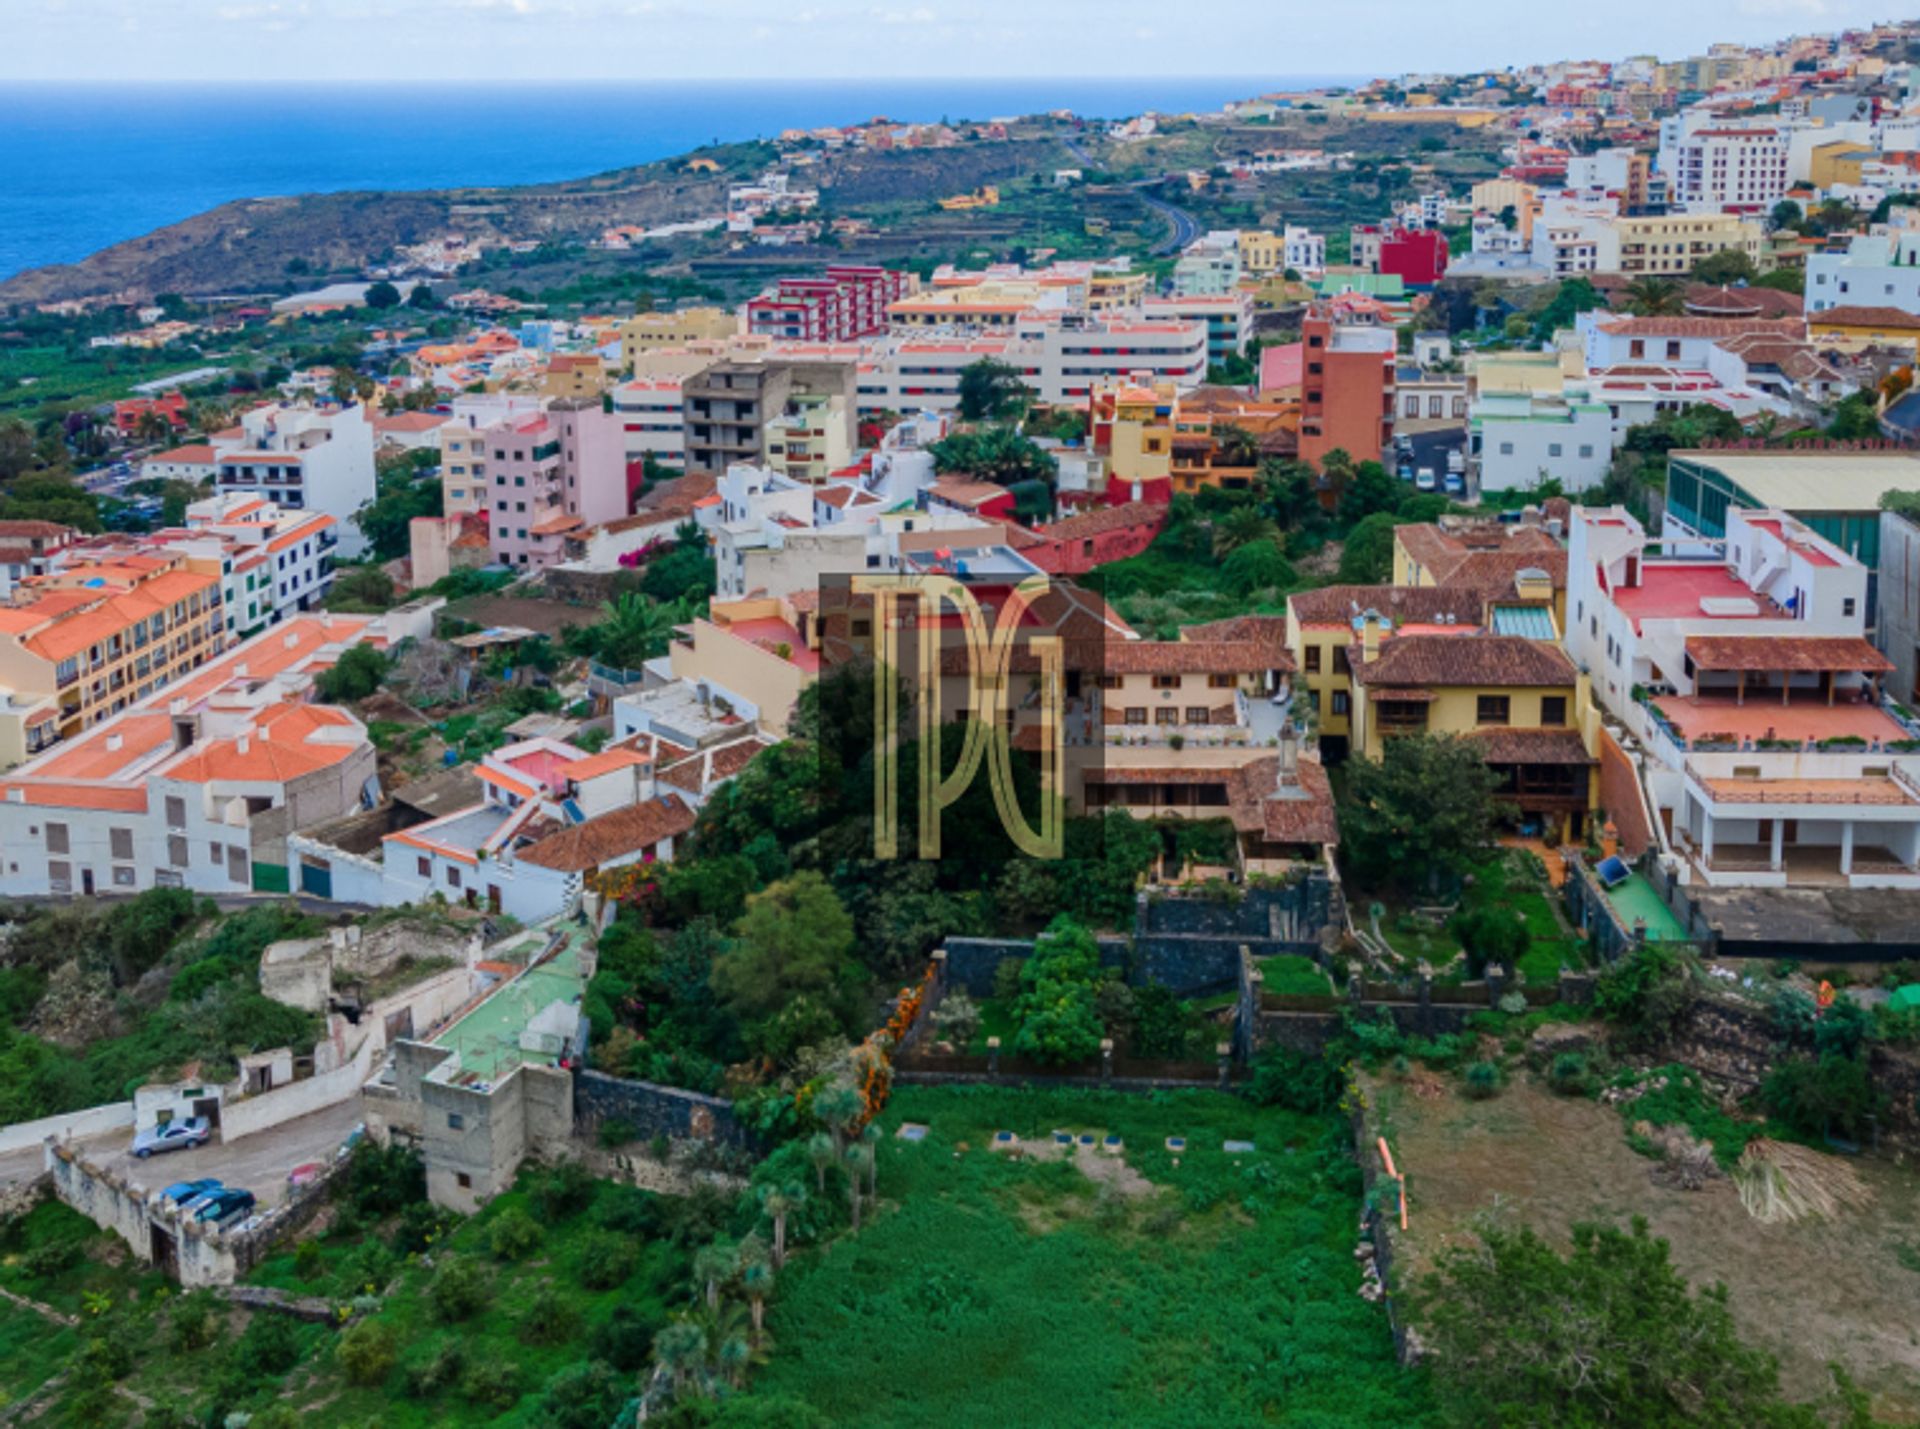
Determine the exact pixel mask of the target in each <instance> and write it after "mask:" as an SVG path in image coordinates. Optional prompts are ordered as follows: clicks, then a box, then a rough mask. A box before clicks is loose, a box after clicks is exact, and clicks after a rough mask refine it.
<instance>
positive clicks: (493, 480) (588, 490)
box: [479, 399, 631, 570]
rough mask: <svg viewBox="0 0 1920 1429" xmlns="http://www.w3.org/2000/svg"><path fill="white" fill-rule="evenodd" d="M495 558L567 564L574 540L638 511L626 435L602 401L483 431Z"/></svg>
mask: <svg viewBox="0 0 1920 1429" xmlns="http://www.w3.org/2000/svg"><path fill="white" fill-rule="evenodd" d="M479 436H480V437H481V438H482V439H483V441H484V444H485V445H484V459H485V467H486V470H485V474H484V481H485V485H484V487H483V488H480V489H483V490H484V492H485V495H484V497H482V498H480V500H481V501H482V502H483V507H482V509H484V510H485V511H486V513H487V521H488V523H489V526H488V529H489V532H490V533H491V537H492V551H493V558H494V559H495V560H496V561H498V562H500V563H501V564H503V565H510V566H514V567H517V568H522V569H527V570H544V569H545V568H546V567H548V566H550V565H557V564H558V563H559V562H560V561H562V560H564V559H565V555H566V551H565V538H566V536H567V535H568V534H569V533H570V532H574V531H578V530H582V529H584V528H586V527H589V526H597V525H600V524H601V523H603V522H607V521H614V520H618V519H619V518H621V517H623V516H625V515H627V514H628V512H629V510H630V509H631V505H630V502H631V489H630V488H631V479H630V477H629V475H628V468H627V444H626V433H625V431H624V428H623V425H622V423H621V420H620V417H619V415H618V414H617V413H615V412H612V411H609V410H608V409H607V407H606V406H605V405H604V404H603V403H602V402H600V401H599V400H598V399H593V400H589V401H562V402H554V403H551V404H550V405H549V406H548V407H547V408H546V409H545V410H544V411H540V412H536V413H532V414H530V415H527V416H522V417H513V418H508V419H507V420H505V421H502V422H498V423H496V424H494V425H493V426H490V427H485V428H482V429H480V431H479Z"/></svg>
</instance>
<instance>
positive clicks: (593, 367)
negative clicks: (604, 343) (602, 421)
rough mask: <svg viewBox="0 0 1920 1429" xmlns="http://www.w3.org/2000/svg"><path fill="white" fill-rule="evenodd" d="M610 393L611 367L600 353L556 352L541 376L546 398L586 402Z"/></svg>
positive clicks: (542, 389) (541, 385) (541, 384)
mask: <svg viewBox="0 0 1920 1429" xmlns="http://www.w3.org/2000/svg"><path fill="white" fill-rule="evenodd" d="M606 390H607V365H606V363H604V362H602V361H601V360H600V356H599V354H598V353H592V352H584V353H572V352H561V353H556V354H554V356H553V358H552V359H551V360H550V361H549V362H548V363H547V370H546V371H545V372H544V373H542V374H541V376H540V395H541V396H542V397H551V398H555V399H558V400H565V401H584V400H587V399H589V398H593V397H598V396H599V395H600V394H601V393H602V392H604V391H606Z"/></svg>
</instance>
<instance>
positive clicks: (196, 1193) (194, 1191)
mask: <svg viewBox="0 0 1920 1429" xmlns="http://www.w3.org/2000/svg"><path fill="white" fill-rule="evenodd" d="M220 1189H221V1183H220V1182H218V1181H216V1180H214V1179H213V1178H212V1177H207V1178H206V1179H204V1180H200V1181H175V1182H174V1183H173V1184H172V1185H171V1186H169V1187H167V1189H166V1190H164V1191H162V1192H161V1193H160V1199H161V1200H163V1201H167V1202H170V1203H172V1204H173V1205H176V1206H184V1205H186V1203H187V1202H188V1201H197V1200H198V1199H199V1198H200V1197H202V1196H204V1195H206V1194H207V1192H209V1191H218V1190H220Z"/></svg>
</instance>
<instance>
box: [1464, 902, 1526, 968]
mask: <svg viewBox="0 0 1920 1429" xmlns="http://www.w3.org/2000/svg"><path fill="white" fill-rule="evenodd" d="M1447 928H1448V931H1450V932H1451V933H1452V934H1453V936H1454V937H1456V938H1458V939H1459V940H1460V946H1461V947H1463V948H1465V949H1466V950H1467V970H1468V971H1469V972H1470V973H1472V974H1473V976H1475V977H1479V976H1480V974H1481V973H1483V972H1485V971H1486V967H1487V964H1488V963H1501V964H1504V965H1505V966H1506V967H1508V968H1511V967H1513V965H1514V964H1515V963H1517V962H1519V961H1520V959H1521V958H1522V957H1524V956H1525V955H1526V951H1527V948H1528V947H1529V946H1530V944H1531V943H1532V938H1531V936H1530V935H1529V934H1528V932H1527V925H1526V924H1525V923H1524V922H1522V921H1521V920H1520V919H1519V918H1517V917H1516V916H1514V912H1513V910H1512V909H1511V908H1509V907H1507V906H1505V905H1504V904H1500V903H1490V904H1486V905H1484V906H1482V907H1478V908H1474V909H1472V910H1470V911H1467V912H1462V913H1456V914H1455V915H1454V917H1453V921H1452V922H1450V923H1449V924H1448V925H1447Z"/></svg>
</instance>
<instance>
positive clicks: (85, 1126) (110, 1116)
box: [0, 1102, 133, 1152]
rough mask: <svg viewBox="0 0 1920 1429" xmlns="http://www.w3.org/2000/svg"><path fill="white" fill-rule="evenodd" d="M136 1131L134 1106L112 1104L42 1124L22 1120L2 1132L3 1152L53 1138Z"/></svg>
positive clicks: (48, 1118) (46, 1118)
mask: <svg viewBox="0 0 1920 1429" xmlns="http://www.w3.org/2000/svg"><path fill="white" fill-rule="evenodd" d="M132 1130H133V1103H132V1102H108V1103H107V1104H106V1105H105V1106H90V1107H87V1108H85V1109H83V1110H81V1111H63V1112H59V1113H57V1114H56V1115H54V1116H43V1117H41V1118H40V1119H39V1120H38V1121H20V1122H15V1123H14V1124H13V1125H12V1126H9V1127H5V1128H3V1129H0V1152H6V1151H24V1150H25V1149H26V1148H27V1147H29V1146H38V1145H39V1144H40V1143H41V1142H43V1141H45V1140H46V1139H47V1138H48V1137H49V1136H52V1137H57V1138H59V1139H61V1140H75V1139H77V1138H79V1137H83V1136H101V1135H104V1134H105V1133H107V1132H109V1131H132Z"/></svg>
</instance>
